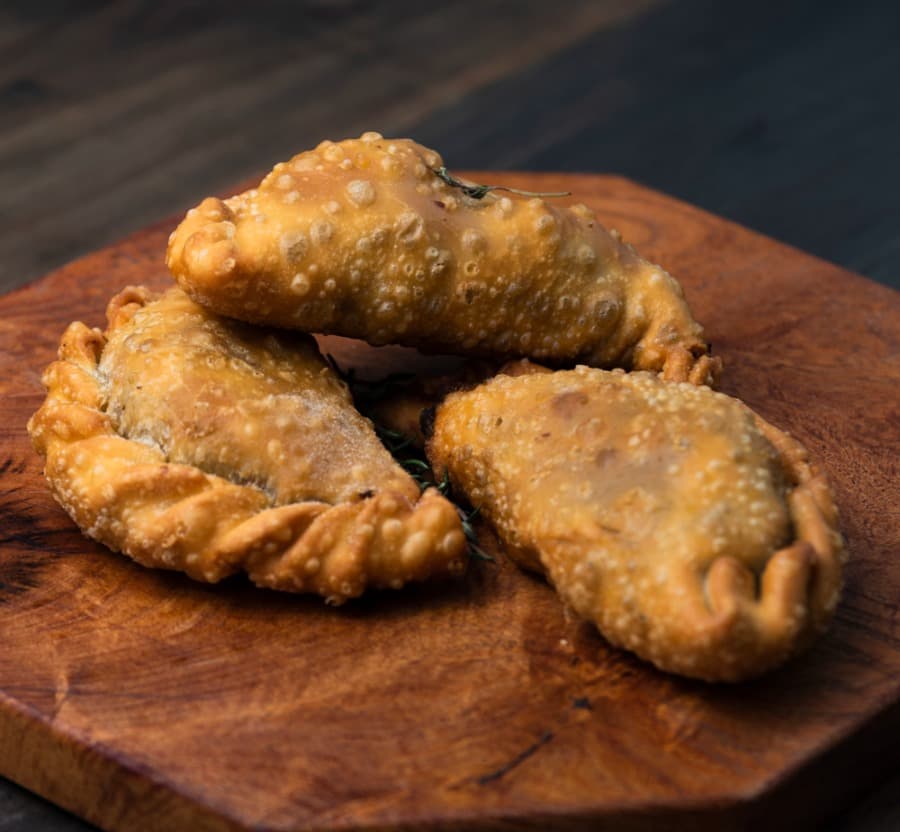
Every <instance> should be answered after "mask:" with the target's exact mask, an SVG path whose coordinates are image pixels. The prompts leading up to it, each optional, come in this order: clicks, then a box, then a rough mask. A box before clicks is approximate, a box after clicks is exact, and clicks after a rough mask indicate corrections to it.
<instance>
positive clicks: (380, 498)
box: [28, 287, 466, 604]
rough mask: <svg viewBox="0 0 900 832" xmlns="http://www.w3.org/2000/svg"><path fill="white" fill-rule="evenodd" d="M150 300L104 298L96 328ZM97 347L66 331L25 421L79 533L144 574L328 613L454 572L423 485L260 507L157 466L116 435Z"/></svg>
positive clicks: (149, 296)
mask: <svg viewBox="0 0 900 832" xmlns="http://www.w3.org/2000/svg"><path fill="white" fill-rule="evenodd" d="M153 298H154V295H153V293H151V292H149V291H148V290H146V289H143V288H141V287H131V288H129V289H126V290H125V291H123V292H122V293H120V294H119V295H117V296H116V297H115V298H113V299H112V301H110V304H109V307H108V310H107V317H108V319H109V323H110V329H114V328H115V327H117V326H120V325H122V324H123V323H124V322H125V321H127V320H128V319H129V318H130V317H131V316H132V315H133V314H134V312H135V311H136V310H137V309H139V308H140V306H142V305H144V304H146V303H148V302H150V301H151V300H153ZM105 344H106V338H105V336H104V335H103V333H101V332H100V330H99V329H91V328H89V327H87V326H85V325H84V324H82V323H78V322H76V323H73V324H71V325H70V326H69V327H68V328H67V329H66V331H65V334H64V335H63V338H62V342H61V344H60V348H59V358H58V360H57V361H55V362H54V363H52V364H51V365H50V366H49V367H48V368H47V370H46V371H45V373H44V376H43V382H44V386H45V387H46V388H47V397H46V399H45V401H44V403H43V404H42V405H41V407H40V409H39V410H38V411H37V412H36V413H35V414H34V416H32V418H31V419H30V420H29V422H28V431H29V433H30V435H31V439H32V443H33V445H34V448H35V450H36V451H37V452H38V453H39V454H41V455H42V456H44V457H45V458H46V465H45V476H46V478H47V480H48V482H49V484H50V488H51V491H52V493H53V496H54V497H55V499H56V500H57V501H58V502H59V504H60V505H61V506H62V507H63V509H65V511H66V512H67V513H68V514H69V515H70V516H71V517H72V519H73V520H74V521H75V522H76V523H77V525H78V526H79V527H80V528H81V529H82V531H83V532H84V533H85V534H86V535H88V536H89V537H91V538H94V539H95V540H98V541H100V542H101V543H104V544H105V545H107V546H108V547H109V548H111V549H114V550H117V551H120V552H123V553H124V554H126V555H128V556H130V557H131V558H133V559H134V560H136V561H138V562H139V563H141V564H144V565H145V566H152V567H158V568H165V569H175V570H180V571H183V572H185V573H187V574H188V575H189V576H190V577H192V578H194V579H197V580H201V581H207V582H216V581H219V580H221V579H222V578H224V577H226V576H228V575H231V574H233V573H236V572H238V571H240V570H244V571H246V572H247V574H248V576H249V577H250V580H252V581H253V582H254V583H255V584H257V585H259V586H264V587H269V588H272V589H279V590H286V591H290V592H313V593H317V594H319V595H322V596H324V597H325V599H326V601H327V602H328V603H330V604H340V603H343V602H344V601H346V600H347V599H348V598H352V597H356V596H358V595H360V594H362V592H363V591H364V590H365V589H366V588H367V587H391V588H399V587H400V586H402V585H403V584H405V583H407V582H409V581H418V580H424V579H425V578H429V577H432V576H437V575H455V574H460V573H462V572H463V571H464V569H465V560H466V555H465V552H466V542H465V536H464V534H463V531H462V528H461V523H460V519H459V515H458V513H457V511H456V509H455V508H454V506H453V505H452V504H451V503H450V502H449V501H448V500H446V499H445V498H444V497H443V496H442V495H441V494H439V493H438V492H437V491H436V490H434V489H429V490H426V491H425V492H424V493H423V494H422V495H421V497H420V498H419V499H418V501H417V502H415V503H414V502H413V501H411V500H410V499H409V497H408V495H406V494H403V493H399V492H391V491H382V492H379V493H377V494H375V495H374V496H371V497H368V498H365V499H362V500H360V501H359V502H355V503H345V504H338V505H329V504H327V503H322V502H314V501H305V502H300V503H293V504H289V505H284V506H278V507H270V506H269V501H268V499H267V497H266V496H265V495H264V494H263V492H262V491H260V490H258V489H256V488H254V487H252V486H245V485H238V484H234V483H232V482H229V481H228V480H226V479H224V478H222V477H218V476H214V475H210V474H206V473H204V472H203V471H201V470H200V469H198V468H196V467H193V466H190V465H181V464H171V463H168V462H167V461H166V459H165V457H164V455H163V453H162V452H161V451H160V450H159V449H157V448H153V447H149V446H147V445H145V444H142V443H139V442H136V441H132V440H130V439H128V438H126V437H122V436H120V435H118V433H117V432H116V430H115V428H114V425H113V424H112V421H111V420H110V418H109V416H108V415H107V414H106V413H105V412H104V401H103V391H102V386H101V379H100V375H99V371H98V365H99V362H100V357H101V355H102V352H103V349H104V346H105Z"/></svg>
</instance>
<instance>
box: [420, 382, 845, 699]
mask: <svg viewBox="0 0 900 832" xmlns="http://www.w3.org/2000/svg"><path fill="white" fill-rule="evenodd" d="M516 372H520V373H521V372H522V367H521V365H519V366H518V367H517V368H516ZM428 456H429V459H430V461H431V462H432V464H433V466H434V467H435V470H436V472H437V473H438V475H439V476H440V475H442V473H443V472H445V471H446V472H448V473H449V476H450V480H451V482H452V484H453V488H454V492H455V493H460V494H462V495H464V496H465V497H466V498H467V499H468V500H469V501H470V502H471V504H472V505H473V506H475V507H477V508H478V509H479V510H480V513H481V514H482V515H483V516H484V517H485V518H486V519H487V520H488V521H489V522H490V523H491V524H492V526H493V527H494V529H495V530H496V531H497V534H498V536H499V538H500V540H501V541H502V542H503V544H504V549H505V550H506V551H507V552H508V553H509V554H510V555H511V556H512V557H513V558H514V559H515V560H516V561H517V562H518V563H519V564H521V565H523V566H525V567H527V568H530V569H535V570H539V571H541V572H544V573H545V574H546V575H547V577H548V578H549V580H550V581H551V582H552V583H553V585H554V586H555V587H556V589H557V591H558V592H559V593H560V595H561V596H562V597H563V599H564V600H565V601H566V602H567V604H568V606H569V607H571V608H572V609H573V610H574V611H575V612H576V613H577V614H578V615H579V616H581V617H583V618H585V619H587V620H589V621H592V622H594V623H595V624H596V626H597V627H598V629H599V630H600V632H601V633H602V634H603V635H604V636H605V637H606V638H607V639H608V640H609V641H610V642H612V643H613V644H616V645H619V646H622V647H625V648H627V649H629V650H631V651H633V652H634V653H636V654H637V655H639V656H641V657H643V658H644V659H647V660H649V661H651V662H653V663H654V664H655V665H657V666H658V667H660V668H662V669H663V670H667V671H671V672H675V673H679V674H683V675H686V676H692V677H697V678H701V679H706V680H712V681H718V680H727V681H736V680H740V679H745V678H748V677H752V676H756V675H758V674H760V673H763V672H765V671H767V670H769V669H771V668H773V667H775V666H776V665H778V664H780V663H781V662H783V661H784V660H785V659H786V658H787V657H788V656H790V655H791V654H792V653H794V652H796V651H797V650H799V649H801V648H802V647H804V646H805V645H807V644H808V643H809V642H810V641H811V640H812V639H813V637H814V636H815V635H816V634H817V633H819V632H821V631H822V630H823V629H824V628H825V626H826V625H827V623H828V621H829V619H830V618H831V615H832V613H833V611H834V608H835V605H836V603H837V600H838V596H839V592H840V587H841V564H842V557H843V546H842V540H841V536H840V534H839V532H838V529H837V513H836V510H835V506H834V502H833V500H832V496H831V493H830V490H829V487H828V485H827V483H826V480H825V477H824V475H823V474H822V472H821V471H820V470H819V469H818V467H817V466H816V465H814V464H813V463H811V462H810V461H809V458H808V455H807V453H806V451H805V450H804V448H803V447H802V446H801V445H800V444H799V443H798V442H797V441H795V440H794V439H792V438H790V437H789V436H787V435H786V434H785V433H783V432H781V431H780V430H777V429H776V428H774V427H773V426H772V425H770V424H768V423H767V422H766V421H765V420H763V419H762V418H761V417H759V416H758V415H756V414H755V413H753V412H752V411H751V410H750V409H749V408H748V407H746V406H745V405H743V404H742V403H741V402H739V401H738V400H737V399H733V398H731V397H729V396H725V395H723V394H721V393H715V392H714V391H712V390H710V389H709V388H707V387H702V386H701V387H697V386H694V385H690V384H675V383H671V382H666V381H663V380H661V379H660V378H659V377H658V376H656V375H653V374H649V373H631V374H626V373H623V372H621V371H613V372H607V371H603V370H597V369H590V368H587V367H579V368H577V369H575V370H573V371H567V372H553V373H551V372H537V371H536V372H530V373H529V372H525V373H524V374H522V375H518V376H517V377H512V376H509V375H503V374H501V375H498V376H496V377H495V378H493V379H491V380H490V381H488V382H486V383H484V384H482V385H480V386H478V387H476V388H474V389H472V390H467V391H460V392H456V393H452V394H450V395H449V396H448V397H447V398H446V400H445V401H444V402H443V403H442V404H440V405H439V406H438V407H437V411H436V414H435V417H434V422H433V428H432V435H431V438H430V440H429V443H428Z"/></svg>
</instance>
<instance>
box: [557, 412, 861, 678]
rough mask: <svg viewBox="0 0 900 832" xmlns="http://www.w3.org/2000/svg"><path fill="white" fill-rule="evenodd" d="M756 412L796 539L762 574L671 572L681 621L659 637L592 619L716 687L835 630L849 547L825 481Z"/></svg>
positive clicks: (721, 569)
mask: <svg viewBox="0 0 900 832" xmlns="http://www.w3.org/2000/svg"><path fill="white" fill-rule="evenodd" d="M744 407H746V405H744ZM747 411H748V412H749V413H750V414H751V415H752V417H753V419H754V421H755V423H756V426H757V428H758V429H759V431H760V433H762V434H763V436H764V437H765V438H766V439H767V440H768V441H769V442H770V444H771V445H772V447H773V448H774V449H775V452H776V454H777V458H778V463H779V465H780V467H781V469H782V471H783V472H784V475H785V478H786V481H787V483H788V488H789V491H788V493H787V496H786V502H787V507H788V511H789V514H790V518H791V521H792V524H793V531H794V540H793V541H792V542H791V543H790V544H788V545H786V546H784V547H782V548H780V549H778V550H777V551H775V552H773V554H772V556H771V557H770V558H769V559H768V561H767V562H766V565H765V567H764V569H763V570H762V572H761V573H760V574H759V575H755V574H754V573H753V572H752V571H751V570H750V569H748V568H747V566H746V565H744V564H743V563H742V562H741V561H740V559H738V558H737V557H734V556H730V555H720V556H719V557H717V558H716V559H715V560H713V561H712V563H711V564H710V565H709V566H708V568H707V569H705V571H704V572H702V573H698V572H697V571H696V567H695V566H692V565H688V564H684V565H683V566H682V567H680V568H678V569H677V570H676V571H674V572H673V574H672V581H673V583H675V582H678V583H680V584H681V586H682V587H683V592H682V593H681V594H680V595H681V598H682V603H681V604H680V606H679V609H678V615H677V616H673V615H672V614H671V610H669V613H670V614H669V615H668V616H667V620H665V621H657V622H655V623H656V625H657V626H656V628H654V629H655V630H656V636H655V638H653V639H648V638H646V637H645V634H641V633H637V632H634V631H620V630H619V629H618V628H617V627H616V625H615V620H614V617H613V620H604V618H603V616H602V613H601V614H600V615H596V614H595V615H594V616H591V617H592V618H593V619H594V623H595V624H596V625H597V627H598V629H599V630H600V631H601V633H602V634H603V635H604V636H605V637H606V638H607V639H608V640H609V641H611V642H612V643H614V644H616V645H618V646H622V647H625V648H626V649H629V650H631V651H632V652H634V653H636V654H637V655H638V656H641V657H642V658H644V659H647V660H648V661H650V662H652V663H653V664H655V665H656V666H657V667H659V668H660V669H661V670H665V671H668V672H672V673H678V674H680V675H683V676H690V677H693V678H698V679H703V680H705V681H709V682H737V681H743V680H746V679H749V678H753V677H756V676H759V675H761V674H763V673H765V672H767V671H769V670H772V669H773V668H775V667H777V666H779V665H781V664H783V663H784V662H785V661H786V660H787V659H788V658H789V657H790V656H792V655H794V654H796V653H798V652H800V651H801V650H803V649H804V648H806V647H808V646H809V645H810V644H811V643H812V642H813V640H814V639H815V637H816V636H817V635H818V634H819V633H821V632H823V631H824V630H825V629H826V627H827V626H828V623H829V621H830V620H831V617H832V615H833V613H834V610H835V608H836V606H837V602H838V599H839V597H840V592H841V588H842V577H841V573H842V565H843V563H844V560H845V550H844V546H843V539H842V537H841V535H840V532H839V531H838V513H837V508H836V506H835V503H834V499H833V497H832V494H831V490H830V488H829V486H828V483H827V480H826V478H825V475H824V474H823V473H822V472H821V471H820V470H819V469H818V467H817V466H815V465H814V464H813V463H812V462H810V460H809V455H808V453H807V451H806V449H805V448H804V447H803V446H802V445H801V444H800V443H799V442H798V441H797V440H795V439H793V438H792V437H790V436H788V434H786V433H784V432H783V431H781V430H779V429H778V428H776V427H774V426H773V425H771V424H769V423H768V422H767V421H765V420H764V419H763V418H762V417H760V416H759V415H758V414H756V413H754V412H753V411H752V410H750V408H747ZM551 557H552V556H551ZM545 566H549V564H545ZM548 571H550V572H552V571H553V570H552V568H551V569H549V570H548ZM550 577H551V579H552V575H551V576H550ZM561 594H563V596H565V592H564V591H563V592H562V593H561ZM645 612H646V613H647V614H650V613H649V612H647V611H645Z"/></svg>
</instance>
